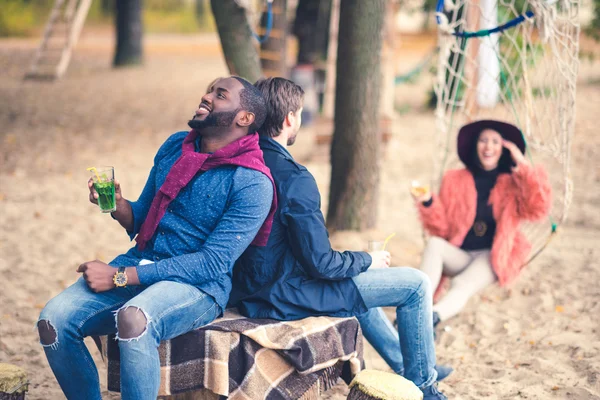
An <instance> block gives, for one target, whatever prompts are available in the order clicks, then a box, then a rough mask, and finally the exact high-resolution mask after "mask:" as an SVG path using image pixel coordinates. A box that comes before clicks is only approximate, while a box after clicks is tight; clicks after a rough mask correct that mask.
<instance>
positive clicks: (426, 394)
mask: <svg viewBox="0 0 600 400" xmlns="http://www.w3.org/2000/svg"><path fill="white" fill-rule="evenodd" d="M422 392H423V400H448V398H447V397H446V396H444V394H443V393H442V392H440V391H439V390H438V389H437V385H436V384H435V383H434V384H433V385H431V386H427V387H426V388H425V389H422Z"/></svg>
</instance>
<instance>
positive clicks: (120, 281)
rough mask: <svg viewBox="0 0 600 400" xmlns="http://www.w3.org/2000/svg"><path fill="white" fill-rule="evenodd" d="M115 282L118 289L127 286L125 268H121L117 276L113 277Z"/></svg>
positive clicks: (116, 273)
mask: <svg viewBox="0 0 600 400" xmlns="http://www.w3.org/2000/svg"><path fill="white" fill-rule="evenodd" d="M113 282H114V283H115V286H116V287H125V286H127V274H126V273H125V267H119V269H118V270H117V272H115V276H113Z"/></svg>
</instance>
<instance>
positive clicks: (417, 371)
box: [230, 78, 452, 400]
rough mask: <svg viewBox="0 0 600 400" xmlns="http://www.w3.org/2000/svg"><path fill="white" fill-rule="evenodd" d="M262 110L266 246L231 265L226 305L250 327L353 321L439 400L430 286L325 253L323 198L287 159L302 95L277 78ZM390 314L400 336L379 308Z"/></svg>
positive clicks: (419, 278)
mask: <svg viewBox="0 0 600 400" xmlns="http://www.w3.org/2000/svg"><path fill="white" fill-rule="evenodd" d="M255 85H256V86H257V87H258V89H259V90H260V91H261V92H262V94H263V97H264V98H265V100H266V102H267V118H266V119H265V123H264V124H263V126H262V127H261V128H260V129H259V131H258V132H259V134H260V147H261V149H262V150H263V153H264V157H265V163H266V165H267V166H268V167H269V168H270V170H271V173H272V174H273V179H274V180H275V184H276V186H277V198H278V208H277V212H276V213H275V218H274V221H273V227H272V231H271V235H270V237H269V241H268V243H267V246H265V247H257V246H250V247H248V249H247V250H246V251H245V252H244V254H242V256H241V257H240V259H239V260H238V262H237V263H236V266H235V269H234V273H233V290H232V292H231V298H230V304H231V305H233V306H236V307H238V308H239V310H240V312H241V313H242V314H244V315H246V316H247V317H251V318H274V319H279V320H296V319H302V318H306V317H310V316H317V315H328V316H334V317H351V316H357V317H358V320H359V321H360V325H361V327H362V329H363V332H364V335H365V338H366V339H367V340H368V341H369V343H371V345H373V347H374V348H375V349H376V350H377V352H378V353H379V354H380V355H381V356H382V358H383V359H384V360H385V361H386V362H387V363H388V365H389V366H390V367H391V368H392V369H393V370H394V372H396V373H397V374H400V375H403V376H404V377H406V378H407V379H409V380H411V381H412V382H413V383H414V384H415V385H417V386H418V387H419V388H420V389H421V390H422V391H423V394H424V399H425V400H443V399H446V397H445V396H444V395H443V394H442V393H440V392H439V391H438V390H437V387H436V386H435V385H436V380H440V379H443V378H444V377H445V376H447V375H448V374H449V373H450V372H451V370H452V369H451V368H449V367H444V366H436V365H435V360H436V357H435V347H434V338H433V321H432V315H433V314H432V309H431V308H432V304H431V303H432V294H431V288H430V283H429V278H428V277H427V276H426V275H425V274H424V273H422V272H421V271H419V270H416V269H414V268H401V267H397V268H388V267H389V265H390V253H388V252H387V251H374V252H371V253H366V252H362V251H345V252H339V251H335V250H333V249H332V248H331V244H330V243H329V234H328V232H327V228H326V227H325V220H324V218H323V214H322V213H321V196H320V194H319V189H318V188H317V183H316V182H315V179H314V178H313V176H312V175H311V173H310V172H309V171H308V170H307V169H306V168H305V167H303V166H302V165H300V164H298V163H297V162H296V161H295V160H294V158H293V157H292V156H291V154H290V153H289V152H288V151H287V146H291V145H292V144H294V142H295V140H296V137H297V135H298V130H299V128H300V124H301V118H300V115H301V112H302V101H303V95H304V92H303V91H302V89H301V88H300V87H299V86H298V85H296V84H295V83H293V82H291V81H289V80H287V79H283V78H269V79H266V80H260V81H258V82H257V83H256V84H255ZM386 306H389V307H396V315H397V318H398V329H399V332H398V331H396V330H395V329H394V327H393V326H392V324H391V323H390V321H389V320H388V319H387V317H386V316H385V314H384V313H383V311H382V310H381V308H380V307H386Z"/></svg>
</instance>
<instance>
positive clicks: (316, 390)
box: [298, 362, 344, 400]
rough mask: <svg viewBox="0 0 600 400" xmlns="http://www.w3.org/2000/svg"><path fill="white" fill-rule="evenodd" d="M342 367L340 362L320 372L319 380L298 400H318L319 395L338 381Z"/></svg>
mask: <svg viewBox="0 0 600 400" xmlns="http://www.w3.org/2000/svg"><path fill="white" fill-rule="evenodd" d="M343 366H344V364H343V363H342V362H338V363H337V364H335V365H332V366H331V367H327V368H325V369H324V370H323V371H321V373H320V375H319V379H317V381H316V382H315V383H314V384H313V385H312V386H311V387H310V388H308V390H307V391H306V392H304V393H303V394H302V396H300V397H299V398H298V400H319V399H320V398H321V393H323V392H326V391H327V390H329V389H331V388H332V387H334V386H335V385H336V384H337V381H338V379H339V378H340V376H341V375H342V369H343Z"/></svg>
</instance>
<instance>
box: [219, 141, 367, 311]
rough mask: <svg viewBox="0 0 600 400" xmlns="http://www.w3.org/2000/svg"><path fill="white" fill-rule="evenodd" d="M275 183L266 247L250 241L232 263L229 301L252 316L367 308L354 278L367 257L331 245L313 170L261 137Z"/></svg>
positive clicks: (363, 269)
mask: <svg viewBox="0 0 600 400" xmlns="http://www.w3.org/2000/svg"><path fill="white" fill-rule="evenodd" d="M260 148H261V149H262V151H263V153H264V158H265V164H267V167H269V169H270V170H271V174H272V175H273V179H274V180H275V185H276V186H277V212H276V213H275V218H274V219H273V228H272V229H271V234H270V236H269V242H268V243H267V246H266V247H256V246H249V247H248V249H247V250H246V251H245V252H244V254H243V255H242V256H241V257H240V259H239V260H238V261H237V263H236V267H235V269H234V274H233V291H232V293H231V298H230V302H231V304H232V305H233V306H236V307H239V309H240V311H241V312H242V313H243V314H244V315H246V316H248V317H251V318H274V319H282V320H287V319H301V318H305V317H308V316H312V315H330V316H336V317H347V316H353V315H360V314H362V313H364V312H366V311H367V308H366V306H365V303H364V301H363V299H362V297H361V296H360V293H359V292H358V289H357V287H356V284H355V283H354V281H353V280H352V277H355V276H357V275H358V274H360V273H361V272H364V271H366V270H367V269H368V268H369V266H370V265H371V261H372V260H371V256H370V255H369V254H368V253H365V252H362V251H344V252H339V251H335V250H333V249H332V248H331V244H330V243H329V234H328V233H327V228H326V227H325V219H324V218H323V214H322V213H321V196H320V194H319V189H318V187H317V182H316V181H315V178H314V177H313V176H312V174H311V173H310V172H309V171H308V170H307V169H306V168H305V167H303V166H302V165H300V164H298V163H297V162H296V161H295V160H294V158H293V157H292V156H291V155H290V153H288V151H287V150H286V149H285V148H284V147H283V146H281V145H280V144H279V143H277V142H276V141H275V140H273V139H270V138H267V137H262V136H261V138H260Z"/></svg>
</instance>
